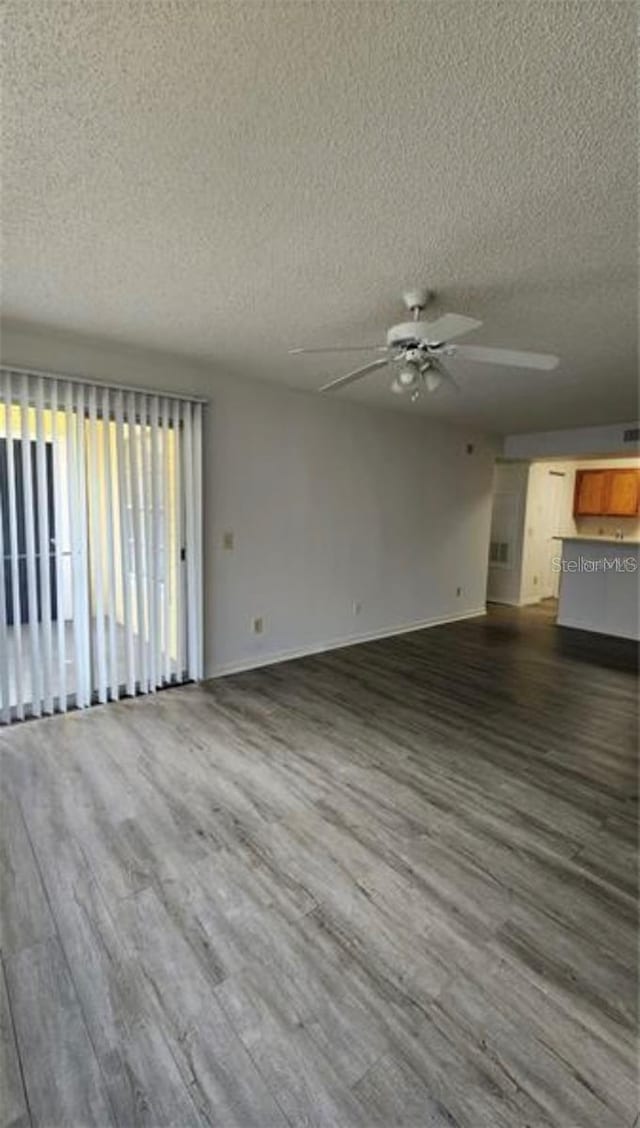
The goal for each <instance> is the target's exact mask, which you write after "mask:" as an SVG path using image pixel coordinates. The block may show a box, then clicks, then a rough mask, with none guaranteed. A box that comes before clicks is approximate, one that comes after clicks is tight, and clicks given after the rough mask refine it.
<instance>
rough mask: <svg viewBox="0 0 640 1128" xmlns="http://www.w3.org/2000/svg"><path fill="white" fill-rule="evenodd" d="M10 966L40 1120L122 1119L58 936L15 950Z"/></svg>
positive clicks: (40, 1127) (43, 1125)
mask: <svg viewBox="0 0 640 1128" xmlns="http://www.w3.org/2000/svg"><path fill="white" fill-rule="evenodd" d="M6 971H7V983H8V988H9V995H10V997H11V1005H12V1012H13V1017H14V1022H15V1027H16V1035H17V1040H18V1048H19V1052H20V1058H21V1061H22V1066H23V1070H24V1078H25V1084H26V1088H27V1097H28V1100H29V1108H30V1110H31V1115H32V1118H33V1123H34V1126H37V1128H51V1126H52V1125H63V1124H68V1125H74V1126H75V1125H78V1126H79V1125H82V1126H83V1128H85V1126H86V1128H89V1126H91V1125H95V1126H96V1128H111V1126H113V1125H115V1124H116V1120H115V1117H114V1114H113V1110H112V1108H111V1105H110V1103H109V1098H108V1095H107V1091H106V1088H105V1085H104V1081H103V1078H102V1075H101V1072H100V1068H99V1066H98V1062H97V1060H96V1056H95V1054H94V1051H93V1047H92V1045H91V1041H90V1039H89V1035H88V1033H87V1028H86V1026H85V1023H84V1019H83V1017H82V1013H81V1010H80V1007H79V1004H78V999H77V996H76V993H75V990H74V987H73V984H72V982H71V978H70V975H69V971H68V968H67V964H66V960H65V958H64V956H63V954H62V951H61V949H60V945H59V943H58V941H57V940H55V939H51V940H45V941H43V942H42V943H40V944H34V945H33V946H32V947H31V948H24V949H23V950H22V951H21V952H18V953H17V954H15V955H13V956H10V957H9V958H8V960H7V962H6Z"/></svg>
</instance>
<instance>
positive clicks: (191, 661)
mask: <svg viewBox="0 0 640 1128" xmlns="http://www.w3.org/2000/svg"><path fill="white" fill-rule="evenodd" d="M182 435H183V440H184V499H185V544H186V549H187V559H186V565H187V569H186V570H187V576H186V580H187V591H188V592H189V599H188V601H187V655H186V663H185V665H186V670H187V674H188V676H189V677H190V678H192V677H194V676H195V673H194V670H195V665H196V651H197V642H196V614H197V608H196V600H195V522H194V496H193V446H192V441H193V435H192V429H191V404H189V403H187V404H185V405H184V411H183V418H182Z"/></svg>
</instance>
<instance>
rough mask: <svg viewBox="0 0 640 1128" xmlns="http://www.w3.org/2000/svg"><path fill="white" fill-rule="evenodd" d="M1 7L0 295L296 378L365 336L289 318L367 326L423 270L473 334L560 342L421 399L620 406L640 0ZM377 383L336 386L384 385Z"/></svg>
mask: <svg viewBox="0 0 640 1128" xmlns="http://www.w3.org/2000/svg"><path fill="white" fill-rule="evenodd" d="M5 18H6V24H5V33H4V34H5V53H4V64H5V68H4V69H5V73H4V79H3V95H4V123H3V130H4V139H3V164H4V175H5V188H4V204H3V206H4V220H3V258H4V268H3V288H4V313H5V316H6V317H8V318H15V319H18V320H24V321H29V322H37V323H44V324H46V325H51V326H56V327H60V328H65V329H70V330H77V331H79V332H83V333H91V334H97V335H101V336H108V337H113V338H116V339H119V340H122V341H128V342H131V343H136V344H141V345H148V346H154V347H156V348H161V349H167V350H171V351H172V352H183V353H185V354H190V355H196V356H198V357H205V358H208V359H210V360H211V361H212V362H214V363H218V364H220V365H221V366H222V367H223V368H225V369H226V370H230V371H231V372H233V373H237V378H238V379H242V378H243V374H244V373H246V374H249V375H251V376H257V377H264V378H265V379H274V380H279V381H283V382H285V383H287V384H290V385H292V386H295V387H300V388H308V389H311V388H314V387H317V385H318V384H320V383H322V382H323V381H324V380H325V379H326V378H327V377H328V376H329V375H333V374H338V373H339V372H341V371H345V370H347V369H348V368H349V367H352V366H354V358H353V355H348V354H347V356H345V357H344V358H340V357H329V358H328V363H326V362H324V361H323V360H322V358H319V357H310V358H301V357H297V358H296V357H288V356H287V355H286V350H287V348H288V347H289V346H293V345H298V344H305V345H320V344H322V343H331V344H333V343H339V344H347V343H359V342H362V341H364V342H368V341H374V342H377V341H381V340H382V339H383V334H384V330H385V328H386V327H387V326H388V325H389V324H392V323H393V322H394V321H397V320H402V319H403V317H402V308H401V306H400V305H399V303H398V298H399V293H400V292H401V291H402V289H403V288H404V287H405V286H406V285H408V284H412V283H420V282H425V283H428V284H430V285H431V286H432V287H433V288H434V289H436V290H437V292H438V299H439V305H440V307H441V308H442V309H451V310H455V311H457V312H460V313H465V314H469V315H472V316H474V317H476V316H477V317H479V318H481V319H482V320H483V321H484V325H483V327H482V329H481V330H479V331H478V332H476V333H474V334H473V335H472V336H470V337H469V338H467V340H468V342H469V343H472V342H478V343H487V344H489V343H491V344H496V345H504V346H511V347H515V348H524V349H528V348H530V349H537V350H539V351H550V352H556V353H558V354H559V355H560V356H561V358H562V364H561V367H560V369H559V370H557V371H556V372H554V373H529V372H525V371H523V370H519V371H511V370H508V369H495V368H489V367H485V366H481V365H473V366H471V365H463V364H461V363H457V364H456V372H457V375H458V378H459V382H460V384H461V385H462V393H461V394H460V395H456V394H455V393H452V392H443V393H441V394H440V393H439V394H438V395H436V396H433V397H430V398H429V399H428V400H425V401H424V403H423V404H421V405H420V406H419V410H424V411H427V412H429V413H430V414H433V415H437V416H448V417H450V418H453V419H458V420H461V421H463V420H464V421H474V422H478V423H481V424H483V425H487V426H490V427H491V428H494V429H496V430H499V431H514V430H534V429H536V428H550V427H560V426H564V425H572V424H587V423H598V422H607V421H617V420H622V419H626V418H629V417H632V416H634V415H635V412H636V394H635V393H636V380H637V359H636V326H635V315H636V306H637V292H636V291H637V287H636V274H635V261H636V247H637V239H636V222H635V221H636V204H635V189H636V177H637V171H636V161H635V153H636V137H635V105H634V98H635V57H634V49H635V42H634V40H635V26H634V25H635V20H634V8H633V6H632V5H631V4H628V3H625V2H620V0H617V2H616V0H602V2H596V3H592V2H590V0H578V2H575V3H573V2H572V3H565V2H563V0H531V2H529V0H524V2H519V0H506V2H504V3H498V2H488V3H485V2H482V0H468V2H466V0H462V2H460V0H445V2H429V0H421V2H420V3H413V2H411V0H398V2H396V3H388V2H387V0H373V2H366V0H364V2H362V0H360V2H355V0H341V2H339V3H325V2H321V0H312V2H310V3H303V2H297V0H296V2H294V3H280V2H269V3H264V4H263V3H254V2H243V0H230V2H223V3H209V2H199V0H157V2H152V0H147V2H143V0H82V2H79V3H76V2H66V0H17V2H16V0H9V2H8V4H7V5H6V17H5ZM357 359H358V358H357V357H356V361H357ZM363 359H366V358H363ZM388 385H389V378H388V377H386V376H385V375H384V374H378V373H376V374H375V375H374V376H372V377H370V378H369V379H367V380H365V381H363V383H362V384H361V385H359V386H358V387H357V388H353V389H352V390H350V391H348V392H347V391H345V392H344V393H341V395H344V396H345V397H353V398H356V399H363V400H368V401H369V402H377V403H380V404H388V405H389V406H392V407H394V408H397V407H398V403H397V400H396V399H395V397H392V395H391V393H390V392H389V390H388ZM402 406H403V408H404V405H402ZM408 409H409V408H408V407H407V410H408ZM411 410H416V409H415V408H412V409H411Z"/></svg>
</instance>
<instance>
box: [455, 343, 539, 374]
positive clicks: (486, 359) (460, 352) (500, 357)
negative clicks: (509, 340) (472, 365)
mask: <svg viewBox="0 0 640 1128" xmlns="http://www.w3.org/2000/svg"><path fill="white" fill-rule="evenodd" d="M454 356H459V357H461V358H462V359H463V360H476V361H478V362H479V363H480V364H506V365H507V366H508V367H509V368H540V369H541V370H543V371H546V372H550V371H551V369H552V368H557V367H558V364H559V363H560V361H559V360H558V357H557V356H550V355H549V354H548V353H532V352H517V351H516V350H515V349H491V348H485V347H484V346H483V345H456V346H455V353H454Z"/></svg>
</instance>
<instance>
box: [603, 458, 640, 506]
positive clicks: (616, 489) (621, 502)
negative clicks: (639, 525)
mask: <svg viewBox="0 0 640 1128" xmlns="http://www.w3.org/2000/svg"><path fill="white" fill-rule="evenodd" d="M639 501H640V470H633V469H631V470H609V487H608V494H607V513H609V514H610V515H611V516H612V517H635V516H636V514H637V513H638V511H639V507H638V502H639Z"/></svg>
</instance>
